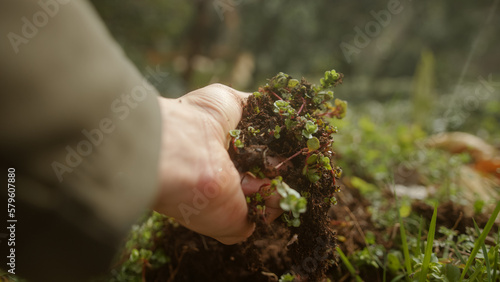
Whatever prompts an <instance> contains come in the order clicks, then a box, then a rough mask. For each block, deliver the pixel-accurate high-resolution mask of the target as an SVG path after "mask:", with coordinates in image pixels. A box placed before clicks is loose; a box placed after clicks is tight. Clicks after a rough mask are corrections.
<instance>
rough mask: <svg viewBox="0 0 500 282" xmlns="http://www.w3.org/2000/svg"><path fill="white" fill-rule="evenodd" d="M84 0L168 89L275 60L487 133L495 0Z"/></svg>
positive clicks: (494, 112)
mask: <svg viewBox="0 0 500 282" xmlns="http://www.w3.org/2000/svg"><path fill="white" fill-rule="evenodd" d="M92 2H93V4H94V5H95V7H96V9H97V10H98V12H99V14H100V15H101V17H102V18H103V19H104V21H105V22H106V24H107V26H108V28H109V29H110V31H111V33H112V35H113V36H114V37H115V38H116V40H117V41H118V42H119V43H120V44H121V46H122V47H123V48H124V50H125V52H126V53H127V55H128V56H129V57H130V58H131V60H132V61H133V62H134V63H135V64H136V66H137V67H138V68H139V70H141V71H143V72H144V73H146V70H147V68H148V67H150V68H153V69H154V68H157V67H158V68H159V69H161V70H162V71H167V72H168V73H169V79H168V80H166V81H165V82H164V83H162V84H157V83H156V81H152V83H153V84H155V85H156V87H158V89H159V90H160V91H161V92H162V93H163V95H165V96H167V97H178V96H180V95H182V94H185V93H187V92H188V91H190V90H193V89H196V88H199V87H202V86H205V85H207V84H209V83H214V82H220V83H224V84H227V85H230V86H232V87H234V88H237V89H239V90H244V91H254V90H256V89H257V88H258V86H259V85H262V84H265V83H266V79H267V78H270V77H272V76H274V75H275V74H276V73H277V72H280V71H283V72H285V73H289V74H290V75H292V76H295V77H301V76H303V77H306V78H307V79H308V80H310V81H312V82H315V81H317V80H318V79H319V78H320V77H321V76H322V75H323V73H324V71H326V70H330V69H336V70H337V71H339V72H342V73H344V74H345V80H344V85H342V86H341V87H340V88H339V89H338V90H337V93H336V97H338V98H341V99H345V100H347V101H348V102H349V103H350V106H355V107H356V106H358V105H369V107H368V108H369V109H371V111H375V112H379V114H378V115H379V116H380V114H382V113H381V112H385V111H386V110H387V109H388V105H393V104H395V103H396V104H398V105H397V106H396V107H393V108H395V109H396V110H399V111H401V112H402V114H400V116H398V117H397V118H398V119H399V118H402V119H404V120H409V119H413V120H412V121H414V122H418V123H421V124H422V125H423V127H424V128H425V129H427V130H430V131H431V132H441V131H444V130H464V131H474V132H473V133H474V134H479V135H480V136H481V137H483V138H486V139H488V140H489V141H490V142H494V143H496V144H497V145H498V142H499V141H498V139H497V138H496V137H498V134H496V133H493V132H491V131H492V130H493V129H495V128H497V127H498V121H499V119H500V116H499V112H500V106H499V102H498V91H497V90H498V87H499V86H500V73H499V68H498V66H499V65H500V36H498V35H499V34H500V17H499V16H498V14H499V12H498V9H499V7H498V1H474V2H472V1H451V0H446V1H431V0H420V1H411V0H402V1H395V0H384V1H381V0H377V1H373V0H371V1H367V0H365V1H354V2H353V1H326V0H322V1H307V2H305V1H297V0H288V1H283V0H273V1H264V0H185V1H172V0H142V1H138V0H121V1H116V0H100V1H92ZM485 82H487V83H488V84H485ZM481 87H482V88H481ZM478 88H481V89H480V90H477V89H478ZM476 90H477V91H476ZM478 91H479V92H480V93H475V92H478ZM481 91H482V92H481ZM471 95H473V97H471ZM467 97H469V98H467ZM490 101H493V103H490ZM415 107H416V108H415ZM363 112H366V111H365V110H363ZM410 113H413V114H410ZM394 114H397V113H391V118H395V117H396V116H394ZM429 119H432V120H429ZM485 119H486V120H485ZM492 119H493V120H492ZM491 134H494V135H495V136H494V137H495V138H493V137H492V136H491ZM495 139H496V140H495Z"/></svg>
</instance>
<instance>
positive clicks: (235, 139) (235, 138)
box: [229, 129, 244, 150]
mask: <svg viewBox="0 0 500 282" xmlns="http://www.w3.org/2000/svg"><path fill="white" fill-rule="evenodd" d="M240 134H241V130H238V129H234V130H231V131H229V135H231V137H232V141H231V142H232V143H233V147H234V149H235V150H236V148H243V147H244V145H243V141H241V139H240Z"/></svg>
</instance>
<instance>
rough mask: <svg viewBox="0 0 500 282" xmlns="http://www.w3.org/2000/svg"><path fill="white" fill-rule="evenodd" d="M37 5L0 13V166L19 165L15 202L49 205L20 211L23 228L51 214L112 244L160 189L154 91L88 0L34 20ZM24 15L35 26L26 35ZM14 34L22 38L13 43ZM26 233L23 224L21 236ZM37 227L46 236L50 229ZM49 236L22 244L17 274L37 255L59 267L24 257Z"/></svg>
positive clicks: (10, 6)
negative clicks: (112, 36) (127, 57)
mask: <svg viewBox="0 0 500 282" xmlns="http://www.w3.org/2000/svg"><path fill="white" fill-rule="evenodd" d="M40 3H41V2H39V1H7V2H5V3H3V4H2V6H3V7H2V9H1V10H0V33H1V35H2V36H4V38H8V40H2V41H0V50H2V51H1V52H0V61H1V62H2V64H0V73H1V74H2V75H1V77H0V86H1V89H2V95H1V96H0V99H1V101H0V132H2V138H0V156H1V160H2V162H1V166H2V167H6V166H13V167H16V170H17V172H18V182H17V187H18V189H17V191H18V193H17V200H20V201H22V202H23V203H25V204H27V205H26V206H27V207H28V206H32V207H33V208H34V210H39V211H47V213H43V215H42V214H40V213H38V214H37V213H35V214H29V215H26V216H25V217H24V219H25V220H26V221H25V222H24V226H28V225H30V222H37V223H39V222H43V221H51V219H50V218H44V217H43V216H48V215H50V216H55V217H58V219H54V220H53V221H52V222H60V221H61V222H62V221H66V222H70V223H71V224H74V225H75V226H77V228H78V229H77V230H80V232H86V235H85V236H81V238H83V237H86V236H87V237H89V238H90V237H93V238H94V240H101V241H102V242H103V244H110V243H111V244H113V243H114V244H117V243H119V238H121V236H123V235H124V234H125V232H126V230H127V229H128V228H129V226H130V224H131V223H132V222H133V221H135V220H136V219H137V217H138V216H139V214H141V213H142V211H144V210H145V209H146V208H148V207H149V206H150V205H151V204H152V202H153V201H154V197H155V196H156V194H157V187H158V184H157V183H158V181H157V162H158V151H159V142H160V118H159V109H158V105H157V99H156V96H157V92H156V90H155V89H154V88H153V87H152V86H151V85H149V84H148V83H147V82H146V81H145V80H144V79H143V78H142V76H141V75H140V74H139V72H138V71H137V70H136V69H135V68H134V67H133V66H132V65H131V63H130V62H129V61H128V60H127V59H126V57H125V56H124V55H123V52H122V51H121V49H120V48H119V47H118V46H117V45H116V43H115V42H114V41H113V40H112V39H111V38H110V36H109V34H108V33H107V31H106V30H105V28H104V26H103V25H102V23H101V21H100V20H99V19H98V17H97V15H96V14H95V12H94V11H93V9H92V8H91V7H90V6H89V5H88V3H87V2H83V1H69V3H67V4H58V3H59V2H56V1H53V2H52V3H56V4H57V5H58V6H57V7H58V10H57V13H56V14H54V15H53V16H48V21H47V23H46V24H45V25H40V26H37V25H36V22H34V20H33V19H34V17H36V16H35V15H37V13H38V14H39V15H40V13H47V12H46V10H45V9H44V8H42V7H41V6H40ZM44 3H46V2H44ZM53 7H55V6H53ZM54 9H55V8H54ZM47 15H48V14H47ZM25 18H26V19H27V20H28V21H31V22H32V24H34V25H35V28H36V32H33V34H28V36H27V35H26V31H27V30H29V29H30V27H27V28H26V27H25V25H29V24H26V23H25V22H26V21H25V20H24V19H25ZM37 19H38V20H40V19H42V18H41V17H40V18H37ZM35 21H36V19H35ZM9 34H10V37H9ZM12 34H16V35H18V36H21V37H23V38H24V39H25V40H24V41H23V42H24V43H19V44H18V43H17V41H16V42H14V41H12V40H11V38H14V37H13V35H12ZM13 42H14V43H13ZM161 75H162V74H160V76H161ZM2 196H4V195H3V194H2ZM20 214H25V212H22V213H20ZM22 220H23V218H20V222H22ZM20 226H22V225H20ZM20 228H21V227H20ZM31 231H32V229H28V228H25V229H22V228H21V229H19V230H18V234H19V236H23V235H21V233H22V232H31ZM39 232H42V233H40V234H39V237H40V238H45V235H44V234H46V232H48V234H50V232H51V230H43V229H42V230H39ZM43 232H45V233H43ZM57 232H61V230H59V231H57ZM62 232H63V231H62ZM30 235H31V234H24V236H30ZM46 238H52V240H49V241H43V242H39V241H36V240H31V241H25V242H24V243H25V246H24V247H22V248H21V249H23V250H25V251H26V252H27V253H25V254H24V255H23V254H19V260H20V263H19V270H20V271H21V274H22V270H25V273H26V271H30V268H29V267H30V266H33V265H30V264H29V263H28V262H29V261H30V259H36V258H37V257H38V258H39V259H40V262H39V266H40V268H38V269H44V268H43V266H44V265H46V266H47V267H46V268H45V271H47V272H53V273H57V269H53V268H50V267H49V266H50V265H54V264H58V263H62V264H64V263H65V262H64V259H63V258H62V257H60V256H59V257H58V256H55V257H54V258H59V261H46V260H43V257H44V254H35V253H31V254H30V250H29V248H27V247H28V246H29V245H31V244H32V245H33V246H37V248H34V249H36V250H39V249H40V248H39V247H41V246H45V248H46V249H47V251H48V252H50V251H53V250H55V249H59V248H51V245H52V244H55V245H57V244H58V242H56V241H54V240H56V239H55V238H58V236H47V237H46ZM82 240H83V239H82ZM112 242H113V243H112ZM82 245H84V244H82ZM82 245H79V243H78V242H74V247H75V249H74V250H75V256H79V255H80V254H78V253H79V250H81V251H82V252H85V251H86V250H84V249H83V250H82V249H81V247H82ZM21 249H20V250H21ZM97 255H98V254H97ZM61 259H62V260H61ZM21 261H24V263H21ZM30 274H32V275H35V277H37V276H38V277H41V276H40V275H38V274H37V273H30ZM53 281H55V279H54V280H53Z"/></svg>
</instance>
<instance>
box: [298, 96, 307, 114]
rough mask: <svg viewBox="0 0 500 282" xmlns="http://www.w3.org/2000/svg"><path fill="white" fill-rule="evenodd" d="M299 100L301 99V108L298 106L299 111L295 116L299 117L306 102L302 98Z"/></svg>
mask: <svg viewBox="0 0 500 282" xmlns="http://www.w3.org/2000/svg"><path fill="white" fill-rule="evenodd" d="M300 98H302V106H300V109H299V111H298V112H297V115H300V112H302V109H304V106H305V105H306V100H305V99H304V97H300Z"/></svg>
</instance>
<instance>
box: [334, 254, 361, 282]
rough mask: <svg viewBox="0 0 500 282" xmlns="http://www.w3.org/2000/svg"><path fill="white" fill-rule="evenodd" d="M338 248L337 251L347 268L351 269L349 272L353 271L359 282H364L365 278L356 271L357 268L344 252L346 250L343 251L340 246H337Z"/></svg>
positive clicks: (352, 273) (353, 275)
mask: <svg viewBox="0 0 500 282" xmlns="http://www.w3.org/2000/svg"><path fill="white" fill-rule="evenodd" d="M335 249H336V250H337V253H338V254H339V256H340V259H341V260H342V262H343V263H344V265H345V267H346V268H347V270H349V272H350V273H351V275H352V277H354V278H355V279H356V281H357V282H363V280H362V279H361V277H359V275H358V274H357V273H356V270H355V269H354V267H353V266H352V264H351V262H350V261H349V259H347V257H346V255H345V254H344V252H342V250H341V249H340V248H339V247H336V248H335Z"/></svg>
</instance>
